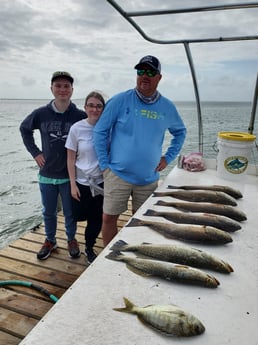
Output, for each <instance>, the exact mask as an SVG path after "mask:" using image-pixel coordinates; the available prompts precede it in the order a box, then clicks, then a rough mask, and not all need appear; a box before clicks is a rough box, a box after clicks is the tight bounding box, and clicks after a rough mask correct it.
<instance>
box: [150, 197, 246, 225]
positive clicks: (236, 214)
mask: <svg viewBox="0 0 258 345" xmlns="http://www.w3.org/2000/svg"><path fill="white" fill-rule="evenodd" d="M155 205H160V206H167V207H174V208H175V209H177V210H179V211H183V212H204V213H212V214H218V215H221V216H225V217H228V218H231V219H234V220H237V221H238V222H242V221H244V220H247V216H246V214H245V213H244V212H243V211H241V210H239V209H238V208H237V207H234V206H230V205H222V204H214V203H208V202H177V201H171V202H169V201H168V202H167V201H163V200H158V201H157V202H156V204H155Z"/></svg>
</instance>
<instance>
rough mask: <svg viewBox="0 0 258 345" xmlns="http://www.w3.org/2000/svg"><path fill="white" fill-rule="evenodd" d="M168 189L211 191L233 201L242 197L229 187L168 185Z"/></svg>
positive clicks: (215, 185) (236, 190)
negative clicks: (227, 196)
mask: <svg viewBox="0 0 258 345" xmlns="http://www.w3.org/2000/svg"><path fill="white" fill-rule="evenodd" d="M167 188H169V189H184V190H212V191H215V192H224V193H226V194H228V195H230V196H232V197H233V198H235V199H240V198H242V197H243V194H242V193H241V192H240V191H239V190H238V189H235V188H232V187H229V186H223V185H217V184H214V185H210V186H205V185H201V186H190V185H185V186H173V185H168V187H167Z"/></svg>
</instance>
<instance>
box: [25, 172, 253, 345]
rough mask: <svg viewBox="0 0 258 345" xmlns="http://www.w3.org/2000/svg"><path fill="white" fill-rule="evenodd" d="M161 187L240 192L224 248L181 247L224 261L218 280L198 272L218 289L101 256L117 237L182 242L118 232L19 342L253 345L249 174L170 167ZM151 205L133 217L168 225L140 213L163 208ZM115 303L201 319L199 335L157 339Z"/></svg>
mask: <svg viewBox="0 0 258 345" xmlns="http://www.w3.org/2000/svg"><path fill="white" fill-rule="evenodd" d="M169 184H173V185H177V186H179V185H186V184H192V185H203V184H206V185H211V184H223V185H228V186H231V187H233V188H235V189H239V190H240V191H241V192H242V194H243V198H242V199H239V200H238V201H237V204H238V207H239V209H240V210H242V211H244V212H245V213H246V215H247V221H245V222H241V226H242V229H241V230H238V231H236V232H234V233H232V238H233V242H232V243H228V244H226V245H211V244H210V245H207V244H206V245H205V244H202V243H195V244H193V243H191V244H189V243H185V244H184V245H186V246H188V245H190V246H191V247H195V248H199V249H201V250H204V251H207V252H209V253H211V254H213V255H215V256H217V257H219V258H221V259H223V260H225V261H226V262H228V263H229V264H230V265H231V266H232V267H233V269H234V272H233V273H231V274H225V273H220V272H213V271H211V270H205V271H208V272H209V273H210V274H212V275H214V276H215V277H216V278H217V279H218V280H219V282H220V285H219V287H217V288H216V289H210V288H206V287H201V286H195V285H187V284H182V283H179V282H175V281H168V280H163V279H162V278H159V277H154V276H152V277H142V276H139V275H137V274H135V273H134V272H132V271H130V270H129V269H128V268H127V267H126V265H125V264H124V263H123V262H115V261H113V260H108V259H107V258H106V255H107V254H109V252H110V247H111V246H112V244H113V243H114V242H115V241H117V240H118V239H122V240H124V241H126V242H127V243H129V244H135V243H136V244H137V243H138V244H140V243H142V242H149V243H156V244H162V243H164V244H169V243H174V244H178V245H180V244H181V245H183V243H182V241H179V240H175V239H168V238H164V237H163V236H162V235H161V234H159V233H157V232H155V231H153V230H151V229H150V228H148V227H147V226H138V227H127V226H126V227H123V229H121V231H119V233H118V235H117V236H116V238H114V239H113V241H112V242H111V243H110V244H109V245H108V246H107V247H106V248H105V249H104V250H103V251H102V252H101V253H100V255H99V256H98V258H97V259H96V260H95V261H94V263H93V264H92V265H90V267H89V268H88V269H87V270H86V271H85V272H83V273H82V274H81V275H80V277H79V278H78V279H77V280H76V282H75V283H74V284H73V285H72V286H71V288H70V289H68V290H67V291H66V293H65V294H64V295H63V296H62V298H61V299H60V300H59V301H58V302H57V303H56V304H55V305H54V306H53V308H51V309H50V310H49V312H48V313H47V314H46V315H45V316H44V317H43V319H42V320H41V322H38V324H37V325H36V326H35V327H34V328H33V329H32V331H31V332H30V333H29V334H28V335H27V336H26V337H25V339H23V340H22V342H21V344H22V345H35V344H44V345H54V344H55V345H56V344H62V345H70V344H93V345H111V344H112V345H114V344H117V345H118V344H124V345H127V344H128V345H132V344H141V345H168V344H171V341H172V342H176V343H180V344H182V345H183V344H184V345H187V344H189V343H191V345H194V344H196V345H197V344H198V345H206V344H209V345H218V344H234V345H242V344H249V345H257V339H258V328H257V310H258V304H257V303H258V302H257V301H258V298H257V297H258V295H257V278H258V268H257V262H258V256H257V255H258V254H257V253H258V250H257V249H258V247H257V246H258V241H257V240H258V233H257V231H256V224H257V217H256V214H257V200H258V184H257V175H256V176H247V177H246V179H243V180H241V181H239V182H231V181H227V180H224V179H221V178H218V176H217V173H216V170H214V169H207V170H206V171H202V172H198V173H196V172H194V173H189V172H187V171H185V170H182V169H178V168H175V169H173V170H172V171H171V173H170V174H169V175H168V176H167V178H166V179H165V181H164V184H162V185H161V186H160V187H159V188H158V190H159V191H164V190H166V187H167V186H168V185H169ZM165 199H167V200H168V199H169V197H164V200H165ZM156 201H157V197H153V196H151V197H150V198H149V199H148V200H147V201H146V202H145V203H144V205H142V207H141V208H140V209H139V210H138V211H137V212H136V213H135V215H134V217H136V218H140V219H145V220H147V219H149V220H151V221H153V222H157V221H160V222H164V223H168V222H169V221H167V220H165V219H163V218H161V217H160V218H157V217H149V216H145V215H144V213H145V212H146V210H147V209H156V210H164V209H165V208H164V207H161V206H157V205H156ZM167 211H169V210H168V208H167ZM169 212H171V208H170V211H169ZM130 254H131V255H133V256H135V255H134V254H133V253H128V254H127V253H124V255H130ZM68 266H69V265H68ZM70 272H71V270H70ZM123 297H127V298H128V299H129V300H131V301H132V302H133V303H135V304H136V305H138V306H142V307H143V306H146V305H150V304H162V305H164V304H166V305H167V304H176V305H178V306H179V307H181V308H183V309H184V310H186V311H188V312H190V313H192V314H193V315H195V316H196V317H197V318H198V319H199V320H201V322H203V324H204V326H205V332H204V334H202V335H201V336H196V337H190V338H185V337H182V338H180V339H177V338H172V339H171V338H169V337H166V336H164V335H161V334H159V333H158V332H155V331H154V330H152V329H149V328H148V327H145V326H144V325H143V324H142V323H141V322H139V320H138V319H137V317H136V316H135V315H130V314H123V313H118V312H115V311H114V310H113V308H119V307H123V306H124V303H123ZM68 330H69V331H68ZM46 334H47V337H46Z"/></svg>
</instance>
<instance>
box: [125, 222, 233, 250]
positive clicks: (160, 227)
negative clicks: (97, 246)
mask: <svg viewBox="0 0 258 345" xmlns="http://www.w3.org/2000/svg"><path fill="white" fill-rule="evenodd" d="M125 226H126V227H132V226H147V227H149V228H150V229H152V230H154V231H156V232H158V233H160V234H161V235H163V236H164V237H166V238H170V239H178V240H181V241H190V242H201V243H205V244H217V245H221V244H226V243H230V242H233V239H232V237H231V236H230V234H229V233H228V232H226V231H223V230H219V229H217V228H214V227H211V226H204V225H193V224H192V225H187V224H173V223H164V222H154V221H148V220H142V219H138V218H134V217H133V218H131V220H130V221H129V222H128V223H127V224H126V225H125Z"/></svg>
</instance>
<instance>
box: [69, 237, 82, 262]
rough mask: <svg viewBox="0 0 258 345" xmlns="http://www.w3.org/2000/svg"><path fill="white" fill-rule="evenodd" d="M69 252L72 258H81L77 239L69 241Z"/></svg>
mask: <svg viewBox="0 0 258 345" xmlns="http://www.w3.org/2000/svg"><path fill="white" fill-rule="evenodd" d="M68 250H69V255H70V257H71V258H79V257H80V255H81V251H80V248H79V245H78V242H77V240H76V239H73V240H71V241H68Z"/></svg>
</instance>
